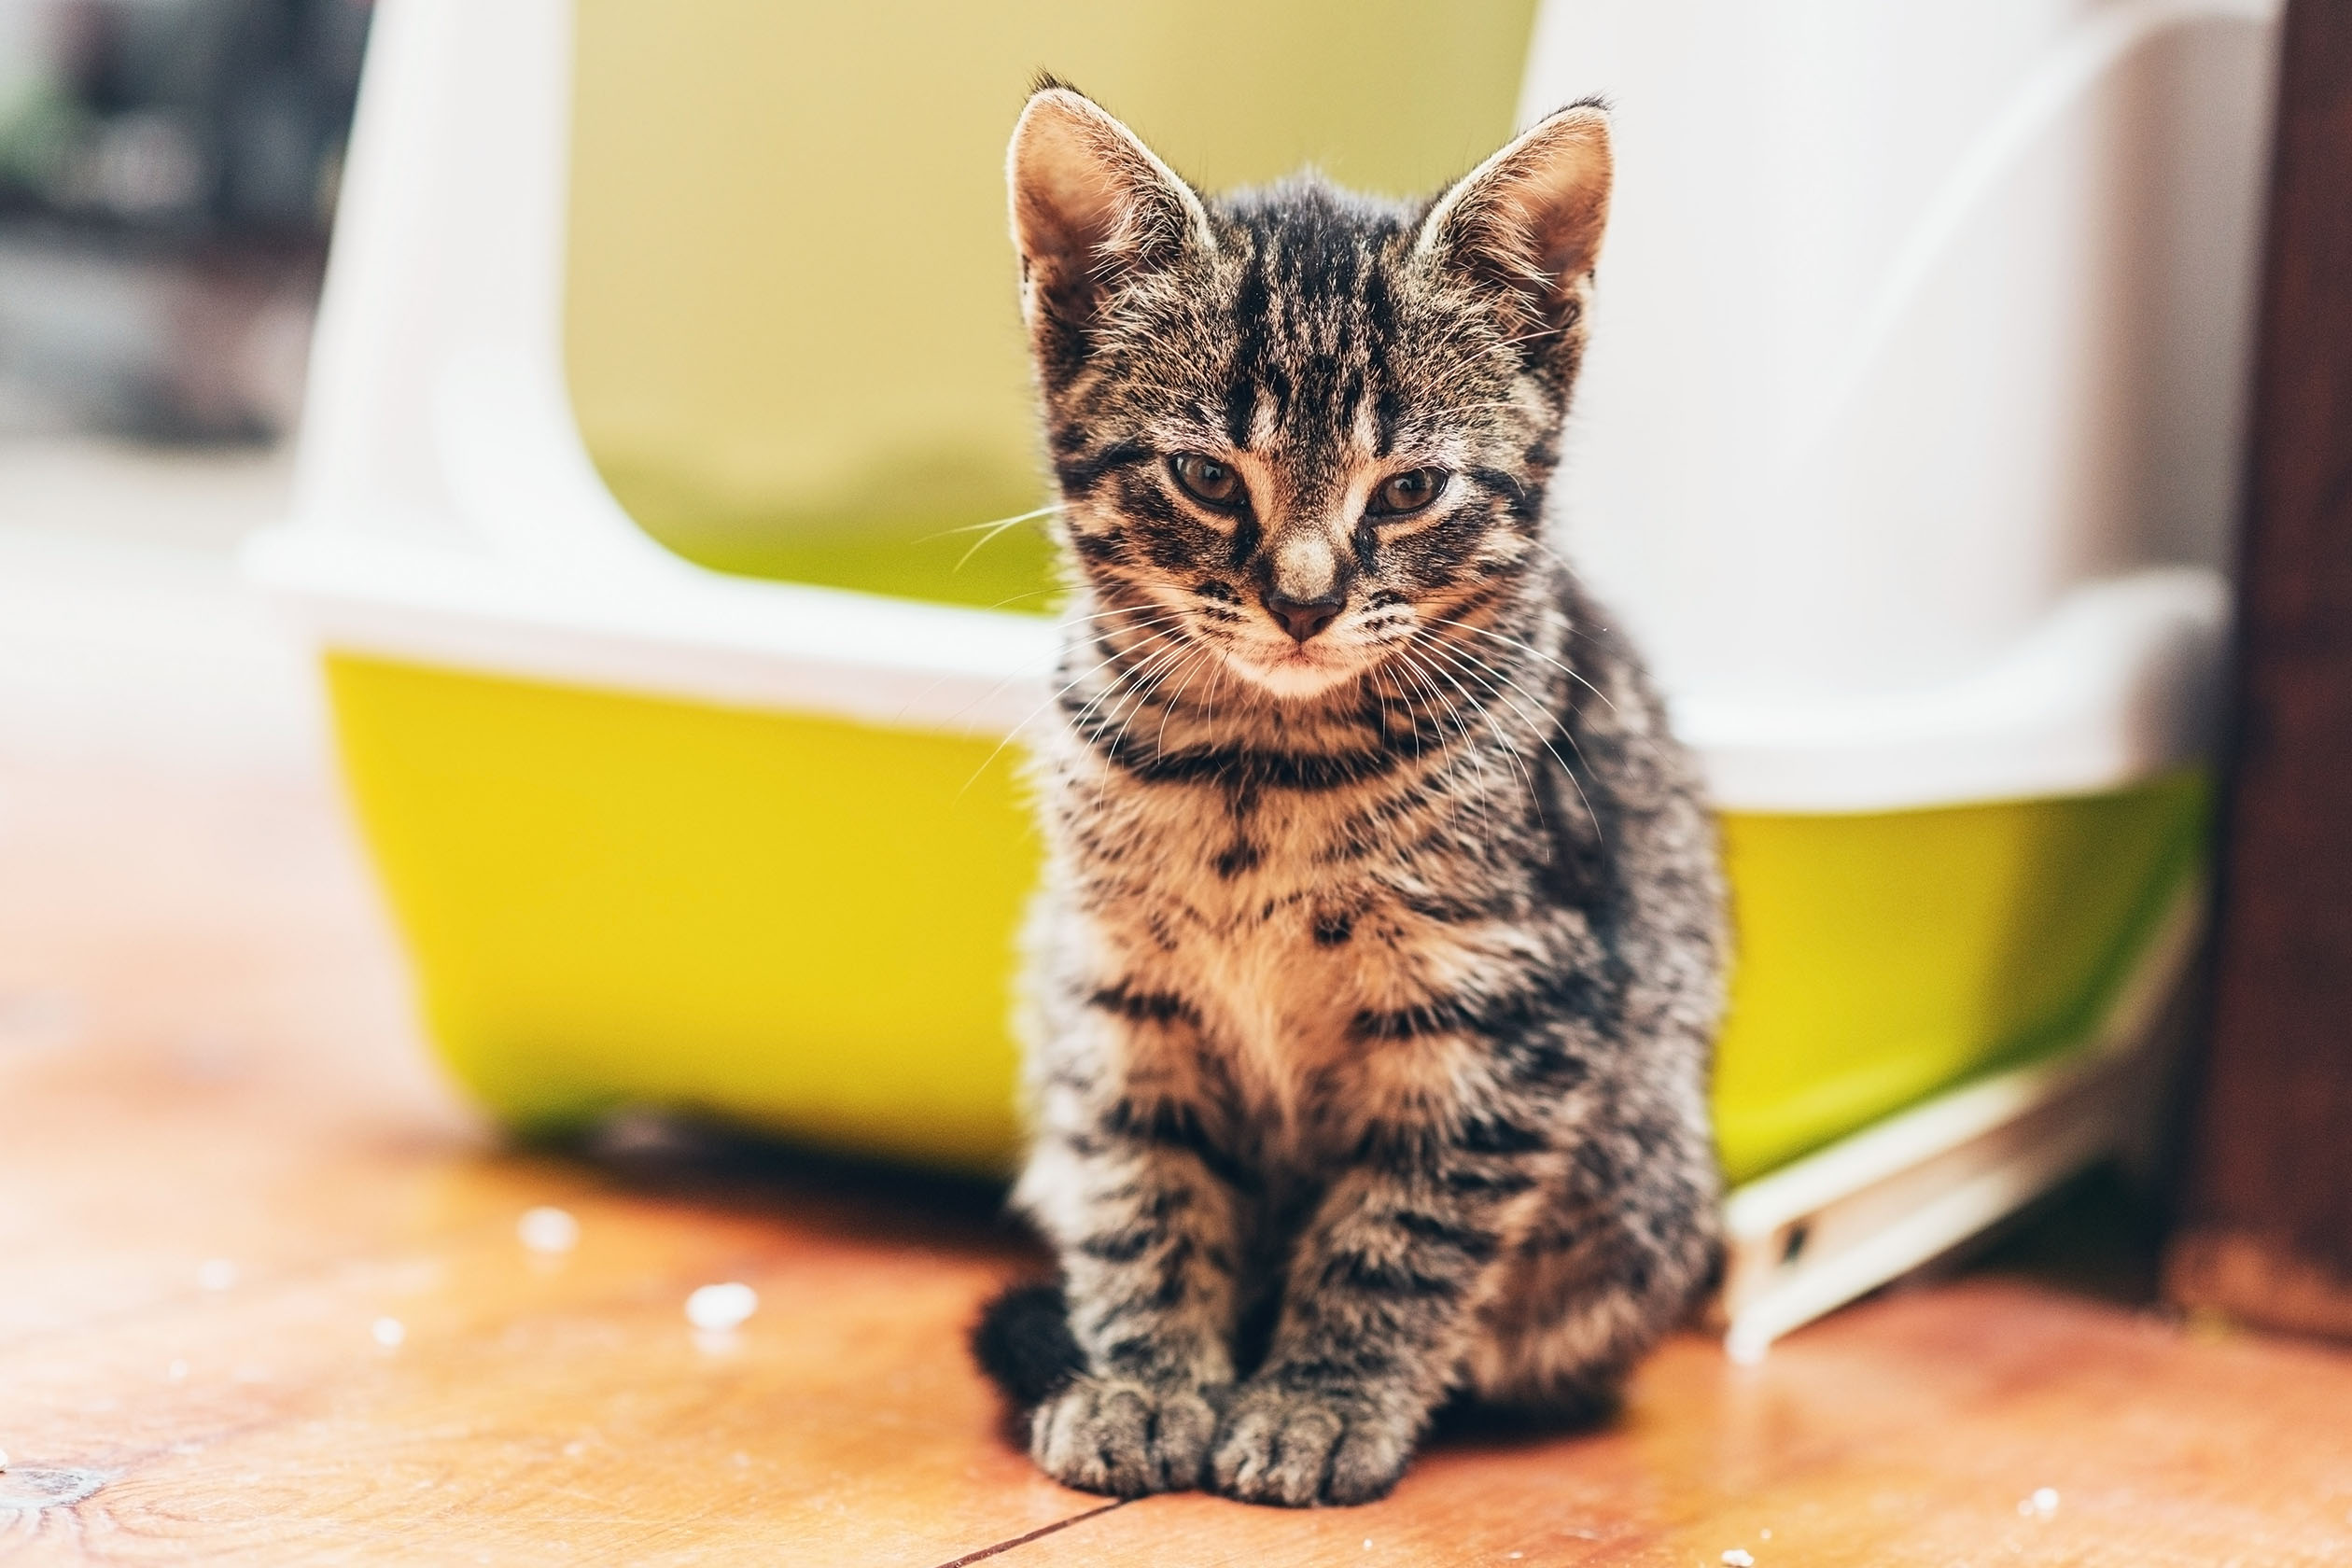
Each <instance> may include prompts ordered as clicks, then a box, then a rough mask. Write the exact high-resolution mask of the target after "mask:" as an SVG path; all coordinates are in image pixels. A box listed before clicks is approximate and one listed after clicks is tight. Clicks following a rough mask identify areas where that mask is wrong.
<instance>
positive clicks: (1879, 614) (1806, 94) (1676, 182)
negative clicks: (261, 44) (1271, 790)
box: [251, 0, 2275, 811]
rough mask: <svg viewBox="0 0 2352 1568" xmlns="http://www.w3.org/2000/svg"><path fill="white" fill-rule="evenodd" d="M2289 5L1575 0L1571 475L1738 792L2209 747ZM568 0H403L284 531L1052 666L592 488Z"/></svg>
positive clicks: (1938, 797)
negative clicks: (750, 563)
mask: <svg viewBox="0 0 2352 1568" xmlns="http://www.w3.org/2000/svg"><path fill="white" fill-rule="evenodd" d="M2272 9H2273V7H2270V6H2267V5H2261V4H2224V3H2220V0H2207V3H2203V4H2188V3H2166V4H2158V3H2152V0H2120V3H2115V4H2108V5H2085V4H2082V3H2080V0H2073V3H2065V4H2062V3H2058V0H1936V3H1932V4H1930V3H1928V0H1916V3H1912V4H1906V5H1903V6H1899V7H1897V6H1887V5H1885V4H1883V0H1840V3H1829V0H1814V3H1799V0H1788V3H1785V4H1780V5H1775V6H1771V7H1757V6H1753V5H1752V4H1748V3H1745V0H1640V3H1639V4H1636V3H1633V0H1624V3H1613V4H1602V3H1597V0H1550V3H1548V4H1547V5H1545V6H1544V7H1543V8H1542V11H1541V17H1540V21H1539V23H1538V27H1537V31H1536V36H1535V40H1534V49H1533V61H1532V64H1531V69H1530V72H1529V77H1528V84H1529V85H1528V90H1527V95H1526V100H1525V104H1524V105H1523V106H1524V108H1525V109H1526V111H1527V112H1528V113H1529V114H1531V115H1532V114H1534V113H1538V112H1541V111H1542V110H1543V109H1545V108H1548V107H1550V106H1552V105H1556V104H1558V103H1560V102H1563V101H1566V100H1567V99H1570V98H1574V97H1577V96H1581V95H1583V94H1585V93H1588V92H1594V91H1601V92H1604V93H1606V94H1607V95H1609V96H1610V97H1611V98H1612V99H1613V100H1614V101H1615V103H1616V105H1617V128H1618V130H1617V135H1618V145H1619V176H1618V196H1617V209H1616V214H1615V217H1614V219H1613V223H1612V230H1611V235H1610V239H1609V242H1608V246H1607V249H1606V251H1605V253H1604V255H1603V263H1602V265H1603V272H1602V287H1601V304H1600V307H1599V310H1598V313H1597V317H1596V322H1595V337H1594V346H1593V350H1592V355H1591V359H1590V363H1589V369H1588V371H1587V381H1586V385H1585V388H1584V390H1583V392H1582V394H1581V395H1580V398H1579V401H1578V405H1577V410H1576V413H1575V427H1574V430H1573V433H1572V434H1573V444H1572V455H1571V461H1570V465H1569V468H1568V470H1567V474H1568V477H1567V480H1566V483H1565V495H1564V497H1563V503H1564V504H1563V507H1562V512H1561V515H1562V517H1563V519H1564V520H1565V524H1566V527H1567V531H1568V534H1569V537H1570V539H1571V540H1572V541H1573V545H1574V549H1575V554H1576V556H1577V558H1578V560H1579V561H1580V563H1581V564H1582V565H1583V566H1584V567H1586V568H1587V569H1588V570H1589V575H1590V576H1591V577H1592V578H1593V579H1594V580H1595V581H1596V582H1597V583H1598V585H1599V586H1600V587H1601V589H1602V590H1603V593H1604V594H1606V595H1609V596H1610V597H1611V598H1612V599H1613V600H1614V601H1615V602H1616V603H1617V605H1618V606H1619V607H1620V609H1622V610H1623V612H1624V613H1625V614H1626V615H1627V617H1628V619H1629V621H1630V622H1631V623H1632V625H1633V626H1634V628H1635V629H1636V630H1637V632H1638V633H1639V634H1640V635H1641V637H1642V638H1643V640H1644V642H1645V644H1646V645H1647V647H1648V648H1649V649H1650V651H1651V652H1652V655H1653V657H1654V659H1655V661H1656V662H1657V664H1658V665H1659V669H1660V671H1661V674H1662V676H1663V678H1664V679H1665V681H1666V683H1667V685H1668V687H1669V690H1670V692H1671V693H1672V694H1673V697H1674V700H1675V716H1676V723H1677V725H1678V727H1679V728H1680V729H1681V730H1682V732H1683V733H1684V734H1685V735H1687V738H1688V739H1689V740H1690V741H1691V742H1692V743H1693V744H1694V745H1695V746H1696V747H1697V748H1698V749H1699V750H1700V752H1701V755H1702V757H1703V759H1704V762H1705V765H1706V767H1707V769H1708V773H1709V777H1710V778H1711V780H1712V783H1713V786H1714V789H1715V797H1716V799H1717V802H1718V803H1719V804H1720V805H1724V806H1726V807H1729V808H1734V809H1743V810H1767V811H1858V810H1876V809H1892V808H1897V807H1906V806H1923V805H1941V804H1952V803H1956V802H1964V801H1974V800H1985V799H1995V798H2005V797H2025V796H2037V795H2049V794H2060V793H2069V792H2078V791H2093V790H2099V789H2105V788H2111V787H2115V786H2120V785H2123V784H2127V783H2130V782H2133V781H2135V780H2136V779H2139V778H2143V777H2147V776H2149V774H2151V773H2154V772H2157V771H2160V770H2162V769H2163V768H2166V767H2169V766H2173V765H2176V764H2177V763H2181V762H2183V761H2185V760H2188V759H2190V758H2192V757H2194V756H2195V755H2197V754H2198V753H2199V751H2200V750H2201V749H2202V748H2203V746H2204V744H2205V737H2206V733H2207V729H2208V726H2209V723H2210V721H2211V717H2212V712H2213V695H2212V693H2213V691H2214V689H2215V687H2216V685H2217V672H2218V669H2219V662H2220V659H2221V654H2222V647H2223V641H2224V636H2225V619H2226V599H2227V595H2226V592H2225V584H2224V581H2223V579H2222V577H2221V575H2220V568H2221V566H2222V563H2223V561H2224V559H2225V556H2226V544H2225V539H2226V532H2227V529H2226V525H2227V522H2228V518H2229V512H2230V504H2229V503H2230V497H2231V492H2232V483H2233V474H2234V469H2235V467H2236V455H2237V451H2238V445H2239V436H2238V432H2239V427H2240V425H2241V424H2242V419H2241V413H2240V411H2241V407H2242V399H2241V395H2240V386H2241V384H2242V382H2243V380H2244V376H2243V374H2242V372H2241V366H2242V363H2243V361H2244V358H2245V352H2246V338H2247V319H2248V317H2249V315H2250V297H2249V296H2250V287H2251V278H2252V256H2253V249H2254V242H2255V231H2256V227H2257V225H2256V216H2257V207H2258V197H2259V192H2260V189H2261V175H2260V170H2261V161H2262V160H2261V148H2262V141H2263V138H2262V130H2263V127H2264V126H2265V125H2266V123H2267V119H2268V104H2269V75H2270V56H2271V50H2272V48H2273V39H2274V37H2275V31H2274V26H2273V19H2272V14H2271V13H2272ZM569 28H570V7H569V6H568V5H567V4H564V3H563V0H510V3H507V4H502V5H500V6H498V7H488V8H477V7H471V6H469V5H466V4H463V3H462V0H397V3H393V4H387V5H385V7H383V11H382V14H381V16H380V18H379V20H378V22H377V25H376V35H375V39H374V42H373V45H372V49H373V50H374V51H375V53H376V55H377V56H378V57H379V58H378V59H376V60H375V61H373V62H371V68H370V72H369V76H368V82H367V87H366V90H365V91H364V92H363V96H362V101H361V105H360V112H359V124H358V129H357V133H356V136H355V141H354V148H353V155H352V162H351V167H350V171H349V176H348V181H347V185H346V192H347V194H346V198H345V203H346V204H345V212H344V217H343V225H342V227H341V229H340V230H339V231H338V236H337V256H336V264H335V266H334V267H333V268H332V270H331V273H330V277H329V288H328V292H327V298H326V301H325V304H324V307H323V315H322V321H321V327H320V330H319V333H318V339H317V349H316V358H315V371H314V385H313V401H312V409H313V416H312V420H311V422H310V424H309V426H308V427H306V429H305V432H304V450H303V463H302V469H301V481H300V486H299V493H298V497H297V515H296V518H295V519H294V521H293V522H292V523H291V524H290V525H288V526H287V527H286V528H284V529H281V530H278V531H277V532H275V533H274V534H273V535H272V536H269V537H267V538H265V539H260V540H259V541H257V543H256V547H255V549H254V551H253V553H252V555H251V563H252V566H253V568H254V569H255V571H256V572H257V574H258V575H259V576H260V577H261V578H262V579H263V580H264V581H267V582H268V583H270V584H271V585H272V586H273V587H274V588H275V589H277V590H278V591H279V592H280V594H281V595H282V596H283V597H284V598H285V599H286V600H287V602H288V603H290V604H291V605H292V606H293V607H295V609H297V611H298V613H300V614H301V615H302V616H304V617H305V618H306V619H307V620H308V621H309V622H310V623H311V624H312V625H313V626H314V628H315V631H316V632H317V633H318V635H319V636H320V637H321V638H322V640H324V641H325V642H326V643H327V644H328V645H329V646H330V647H334V648H341V649H345V650H350V651H362V652H374V653H380V654H388V655H393V656H398V657H404V658H412V659H417V660H423V661H427V662H434V663H443V664H451V665H458V666H461V667H466V668H472V669H479V670H483V671H487V672H494V673H507V674H511V675H515V676H520V677H525V678H529V679H550V680H558V681H574V682H580V683H583V684H591V685H596V686H603V687H611V688H616V689H621V690H627V691H636V692H642V693H652V694H659V695H667V696H674V697H679V698H685V699H690V700H696V701H707V702H719V703H726V704H732V705H739V706H749V707H778V708H791V709H797V710H811V711H818V712H827V713H835V714H840V715H844V716H847V717H851V718H857V719H862V720H868V721H876V722H883V723H911V724H917V725H922V726H925V727H935V728H945V729H952V730H959V731H965V732H970V733H982V734H1000V735H1001V734H1002V733H1004V731H1005V730H1007V729H1008V728H1010V727H1012V726H1014V725H1015V724H1016V723H1018V722H1019V721H1021V719H1022V718H1023V717H1024V716H1026V715H1028V714H1030V713H1033V712H1036V711H1039V710H1040V709H1041V708H1042V707H1043V699H1044V696H1045V693H1046V691H1047V672H1048V669H1049V666H1050V660H1051V652H1052V641H1053V639H1052V637H1051V635H1050V633H1049V631H1047V629H1046V628H1044V627H1043V626H1042V625H1040V624H1039V623H1036V622H1034V621H1029V620H1025V619H1022V618H1018V617H1012V616H1004V615H992V614H988V613H986V612H981V611H975V610H968V609H951V608H945V607H934V606H918V605H912V604H907V603H903V602H899V601H892V600H884V599H876V598H871V597H868V596H865V595H855V594H848V593H844V592H838V591H833V590H827V589H818V588H808V587H800V586H794V585H791V584H780V583H765V582H753V581H742V580H734V579H727V578H722V577H721V576H718V575H717V574H714V573H710V572H707V571H704V570H702V569H700V568H697V567H692V566H689V565H687V564H686V563H684V562H682V561H679V560H678V559H676V558H674V557H671V556H669V555H667V554H666V553H664V552H662V551H661V550H660V549H659V548H658V547H657V546H655V545H653V544H652V543H651V541H650V540H648V539H645V538H644V536H643V535H641V534H640V533H638V532H637V530H636V529H635V528H634V526H633V525H630V524H629V523H628V521H627V519H626V518H625V517H624V516H623V514H622V513H621V511H620V509H619V508H618V507H617V505H615V503H614V502H613V501H612V499H611V497H610V496H609V494H608V493H607V492H606V491H605V489H604V487H603V485H602V483H601V482H600V481H599V480H598V479H597V477H596V475H595V470H594V469H593V468H592V466H591V465H590V463H589V461H588V458H587V455H586V454H585V452H584V450H583V449H582V447H581V441H580V438H579V434H578V431H577V429H576V427H575V426H574V423H573V420H572V417H571V413H570V410H569V407H568V405H567V401H566V398H565V394H564V392H563V385H564V383H563V374H562V342H561V329H560V322H561V309H560V304H561V298H562V287H563V275H562V273H563V253H564V232H563V221H564V207H565V203H564V191H565V189H566V186H565V179H566V147H567V133H568V102H569V91H570V83H569V78H568V59H569V49H568V37H569ZM456 33H462V35H464V42H465V48H464V49H463V51H462V58H463V60H464V62H465V64H464V67H463V69H462V70H461V71H459V72H457V73H455V75H454V76H453V74H452V73H451V72H450V71H449V70H447V69H446V68H444V67H445V63H446V61H447V60H448V59H449V58H450V57H451V53H452V51H451V49H450V48H449V43H450V36H449V35H452V34H456ZM412 75H413V78H414V82H415V85H416V87H417V88H418V89H419V91H413V92H412V91H404V88H405V87H406V86H407V85H408V83H407V78H408V77H411V76H412Z"/></svg>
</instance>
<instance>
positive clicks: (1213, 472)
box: [1168, 452, 1249, 511]
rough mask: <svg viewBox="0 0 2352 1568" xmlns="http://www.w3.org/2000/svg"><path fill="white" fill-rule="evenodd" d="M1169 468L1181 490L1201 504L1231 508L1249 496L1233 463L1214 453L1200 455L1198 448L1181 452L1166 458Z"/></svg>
mask: <svg viewBox="0 0 2352 1568" xmlns="http://www.w3.org/2000/svg"><path fill="white" fill-rule="evenodd" d="M1168 471H1169V473H1172V474H1174V475H1175V476H1176V483H1179V484H1181V485H1183V487H1184V494H1185V495H1187V496H1190V497H1192V498H1193V499H1194V500H1196V501H1198V502H1199V503H1200V504H1201V505H1203V506H1210V507H1215V508H1216V509H1217V510H1218V511H1231V510H1233V509H1234V508H1235V507H1238V506H1239V505H1240V504H1241V503H1242V502H1243V501H1244V500H1246V499H1248V497H1249V492H1248V491H1247V490H1245V489H1244V488H1242V484H1241V476H1240V475H1239V474H1238V473H1236V472H1234V471H1233V469H1232V466H1231V465H1229V464H1225V463H1220V462H1218V461H1217V460H1216V459H1215V458H1214V457H1203V456H1202V455H1200V454H1199V453H1197V452H1180V453H1178V454H1177V455H1175V456H1173V457H1170V458H1169V460H1168Z"/></svg>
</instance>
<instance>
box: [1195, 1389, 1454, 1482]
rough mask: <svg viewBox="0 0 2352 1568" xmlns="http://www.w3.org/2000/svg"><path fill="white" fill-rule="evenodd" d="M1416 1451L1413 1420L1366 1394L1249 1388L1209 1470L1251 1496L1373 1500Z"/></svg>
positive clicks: (1227, 1418) (1230, 1419)
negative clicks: (1391, 1413)
mask: <svg viewBox="0 0 2352 1568" xmlns="http://www.w3.org/2000/svg"><path fill="white" fill-rule="evenodd" d="M1412 1453H1413V1429H1412V1426H1411V1424H1410V1423H1409V1422H1405V1421H1398V1420H1396V1419H1394V1418H1393V1417H1388V1416H1384V1415H1382V1414H1381V1413H1380V1411H1379V1409H1378V1408H1377V1407H1374V1406H1372V1405H1371V1404H1369V1403H1367V1402H1365V1401H1363V1400H1357V1399H1351V1398H1347V1397H1345V1396H1342V1395H1334V1394H1329V1393H1309V1392H1301V1391H1297V1390H1291V1389H1281V1388H1273V1387H1263V1388H1254V1389H1244V1390H1243V1391H1242V1392H1241V1393H1240V1394H1239V1396H1238V1397H1237V1398H1236V1399H1235V1401H1234V1404H1233V1408H1232V1409H1231V1410H1230V1411H1229V1412H1227V1414H1226V1416H1225V1426H1224V1429H1223V1430H1222V1431H1221V1432H1220V1433H1219V1434H1218V1436H1217V1446H1216V1451H1215V1453H1214V1454H1213V1455H1212V1456H1211V1459H1210V1462H1209V1477H1210V1482H1211V1485H1212V1486H1213V1487H1214V1488H1215V1489H1216V1490H1217V1491H1221V1492H1223V1493H1225V1495H1226V1496H1227V1497H1237V1498H1239V1499H1240V1500H1241V1501H1243V1502H1245V1503H1278V1504H1281V1505H1282V1506H1284V1507H1289V1508H1304V1507H1307V1506H1309V1505H1312V1504H1316V1503H1337V1504H1343V1505H1345V1504H1355V1503H1369V1502H1372V1501H1373V1500H1375V1499H1376V1498H1380V1497H1385V1496H1387V1495H1388V1492H1389V1490H1390V1489H1391V1488H1392V1487H1393V1486H1395V1485H1396V1482H1397V1478H1398V1477H1401V1476H1403V1475H1404V1474H1405V1465H1406V1463H1407V1461H1408V1460H1410V1459H1411V1458H1412Z"/></svg>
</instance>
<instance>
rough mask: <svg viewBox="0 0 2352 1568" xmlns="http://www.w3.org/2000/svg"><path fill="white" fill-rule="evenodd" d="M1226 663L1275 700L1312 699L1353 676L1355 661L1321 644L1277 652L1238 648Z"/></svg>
mask: <svg viewBox="0 0 2352 1568" xmlns="http://www.w3.org/2000/svg"><path fill="white" fill-rule="evenodd" d="M1225 659H1226V662H1227V663H1228V664H1230V665H1233V667H1234V668H1235V669H1236V670H1238V671H1239V673H1240V674H1241V675H1242V676H1243V677H1244V678H1246V679H1250V680H1253V681H1255V682H1256V683H1257V684H1258V685H1259V686H1262V687H1264V688H1265V689H1266V690H1267V691H1269V692H1271V693H1274V694H1275V695H1276V696H1278V697H1311V696H1314V695H1316V694H1318V693H1323V692H1327V691H1329V690H1331V688H1332V687H1334V686H1337V684H1338V683H1339V682H1341V681H1342V680H1345V679H1348V678H1349V677H1350V676H1351V675H1353V674H1354V673H1355V670H1356V666H1355V661H1354V660H1352V659H1351V658H1348V657H1347V656H1346V655H1345V654H1344V653H1342V652H1340V651H1339V650H1337V649H1336V648H1332V647H1330V646H1329V645H1327V644H1325V643H1323V642H1321V641H1312V642H1294V643H1292V644H1291V645H1290V646H1289V647H1287V648H1284V649H1282V650H1281V651H1279V652H1274V653H1270V654H1269V653H1267V652H1266V651H1263V650H1261V649H1258V648H1237V649H1234V650H1232V651H1230V652H1228V653H1227V654H1226V655H1225Z"/></svg>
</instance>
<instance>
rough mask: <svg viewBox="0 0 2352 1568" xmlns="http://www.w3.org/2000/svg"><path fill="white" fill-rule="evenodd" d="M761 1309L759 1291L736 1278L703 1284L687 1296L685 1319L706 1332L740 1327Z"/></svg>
mask: <svg viewBox="0 0 2352 1568" xmlns="http://www.w3.org/2000/svg"><path fill="white" fill-rule="evenodd" d="M759 1309H760V1293H759V1292H758V1291H755V1290H753V1289H752V1288H751V1287H750V1286H749V1285H747V1284H745V1283H743V1282H742V1281H739V1280H730V1281H727V1282H726V1283H725V1284H723V1285H705V1286H703V1287H702V1288H701V1289H700V1290H698V1291H696V1292H695V1293H694V1294H693V1295H690V1296H688V1297H687V1298H686V1321H687V1322H688V1323H693V1325H694V1326H695V1327H696V1328H699V1329H702V1330H704V1331H705V1332H707V1333H712V1334H721V1333H724V1332H725V1331H726V1330H728V1329H731V1328H740V1327H742V1326H743V1321H744V1320H745V1319H746V1318H749V1316H750V1315H751V1314H752V1313H754V1312H756V1311H758V1310H759Z"/></svg>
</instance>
